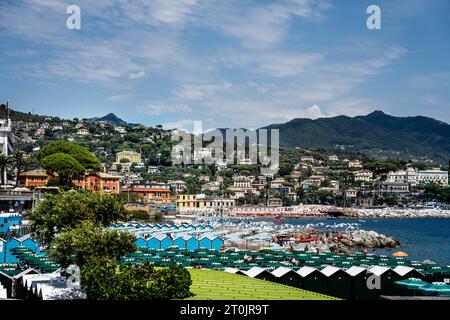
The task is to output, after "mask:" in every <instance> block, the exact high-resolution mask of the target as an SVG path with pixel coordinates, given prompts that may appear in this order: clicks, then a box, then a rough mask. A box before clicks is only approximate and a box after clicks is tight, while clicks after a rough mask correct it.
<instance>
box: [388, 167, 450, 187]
mask: <svg viewBox="0 0 450 320" xmlns="http://www.w3.org/2000/svg"><path fill="white" fill-rule="evenodd" d="M386 181H387V182H395V183H407V184H409V185H411V186H416V185H422V184H430V183H431V184H437V185H441V186H448V171H445V170H441V169H439V168H434V169H429V170H417V169H414V168H411V167H410V168H408V169H407V170H406V171H405V170H397V171H391V172H389V173H388V174H387V177H386Z"/></svg>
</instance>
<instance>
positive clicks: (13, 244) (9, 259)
mask: <svg viewBox="0 0 450 320" xmlns="http://www.w3.org/2000/svg"><path fill="white" fill-rule="evenodd" d="M21 245H22V243H21V242H20V241H19V239H17V238H12V239H10V240H9V241H8V242H7V243H6V259H5V262H6V263H19V259H17V257H16V256H15V255H14V254H13V253H12V252H11V250H12V249H15V248H17V247H20V246H21Z"/></svg>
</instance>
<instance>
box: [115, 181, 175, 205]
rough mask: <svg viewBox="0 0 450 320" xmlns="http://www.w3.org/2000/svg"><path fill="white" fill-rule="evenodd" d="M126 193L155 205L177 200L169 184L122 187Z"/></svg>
mask: <svg viewBox="0 0 450 320" xmlns="http://www.w3.org/2000/svg"><path fill="white" fill-rule="evenodd" d="M121 191H122V192H124V193H134V194H136V195H137V196H138V197H139V198H140V199H142V200H144V201H146V202H151V203H154V204H168V203H171V202H172V201H174V200H175V196H174V195H173V194H172V188H171V185H169V184H167V183H151V184H133V185H128V186H123V187H122V190H121Z"/></svg>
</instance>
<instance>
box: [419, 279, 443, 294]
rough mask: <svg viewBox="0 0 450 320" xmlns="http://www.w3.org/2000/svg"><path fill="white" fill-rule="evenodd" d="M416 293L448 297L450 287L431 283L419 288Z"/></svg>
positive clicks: (439, 283)
mask: <svg viewBox="0 0 450 320" xmlns="http://www.w3.org/2000/svg"><path fill="white" fill-rule="evenodd" d="M418 291H420V292H421V293H423V294H425V295H428V296H446V297H450V286H449V285H448V284H445V283H444V282H433V283H432V284H430V285H427V286H423V287H421V288H419V289H418Z"/></svg>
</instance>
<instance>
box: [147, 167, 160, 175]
mask: <svg viewBox="0 0 450 320" xmlns="http://www.w3.org/2000/svg"><path fill="white" fill-rule="evenodd" d="M147 173H150V174H156V173H159V167H158V166H149V167H148V170H147Z"/></svg>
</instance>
